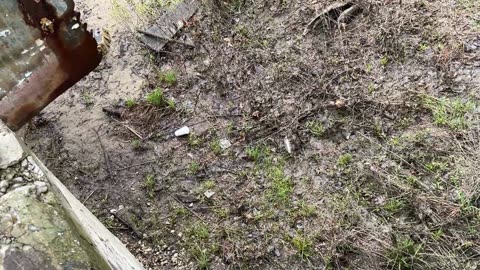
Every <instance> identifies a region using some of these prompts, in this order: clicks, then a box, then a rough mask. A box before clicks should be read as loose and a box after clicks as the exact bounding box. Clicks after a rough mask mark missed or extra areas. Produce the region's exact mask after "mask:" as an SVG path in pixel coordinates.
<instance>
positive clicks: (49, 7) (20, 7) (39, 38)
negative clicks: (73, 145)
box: [0, 0, 102, 130]
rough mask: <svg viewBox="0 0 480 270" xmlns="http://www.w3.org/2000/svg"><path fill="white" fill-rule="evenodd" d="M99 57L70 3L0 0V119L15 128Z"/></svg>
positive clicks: (60, 1)
mask: <svg viewBox="0 0 480 270" xmlns="http://www.w3.org/2000/svg"><path fill="white" fill-rule="evenodd" d="M101 59H102V54H101V52H100V51H99V49H98V48H97V42H96V40H95V38H94V37H93V35H92V33H90V32H89V31H88V30H87V25H86V24H83V23H81V21H80V15H79V13H78V12H75V11H74V2H73V0H0V119H1V120H3V121H4V122H5V123H6V124H7V125H8V126H9V127H10V128H11V129H12V130H18V129H19V128H20V127H22V126H23V125H24V124H25V123H26V122H28V121H29V120H30V119H31V118H32V117H33V116H35V115H36V114H37V113H39V112H40V111H41V110H42V109H43V108H44V107H45V106H47V105H48V104H49V103H50V102H52V101H53V100H54V99H55V98H57V97H58V96H59V95H60V94H62V93H63V92H65V91H66V90H67V89H68V88H70V87H71V86H73V85H74V84H75V83H77V82H78V81H79V80H80V79H82V78H83V77H85V76H86V75H87V74H88V73H89V72H91V71H92V70H93V69H95V67H97V66H98V64H99V63H100V61H101Z"/></svg>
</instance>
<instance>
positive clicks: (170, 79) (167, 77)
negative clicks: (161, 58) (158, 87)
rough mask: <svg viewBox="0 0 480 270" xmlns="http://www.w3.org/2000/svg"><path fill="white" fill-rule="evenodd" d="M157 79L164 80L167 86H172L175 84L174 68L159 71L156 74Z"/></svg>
mask: <svg viewBox="0 0 480 270" xmlns="http://www.w3.org/2000/svg"><path fill="white" fill-rule="evenodd" d="M158 79H159V81H161V82H164V83H166V84H167V85H169V86H174V85H175V84H177V74H176V73H175V71H174V70H168V71H165V72H160V73H159V75H158Z"/></svg>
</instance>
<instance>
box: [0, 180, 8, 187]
mask: <svg viewBox="0 0 480 270" xmlns="http://www.w3.org/2000/svg"><path fill="white" fill-rule="evenodd" d="M8 185H9V184H8V182H7V181H6V180H3V181H0V189H4V188H5V189H6V188H8Z"/></svg>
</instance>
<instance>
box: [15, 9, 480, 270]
mask: <svg viewBox="0 0 480 270" xmlns="http://www.w3.org/2000/svg"><path fill="white" fill-rule="evenodd" d="M76 2H77V3H78V10H80V11H81V12H82V13H83V14H84V17H86V19H87V21H89V22H90V23H91V24H94V25H96V26H102V27H107V28H109V29H110V33H111V35H112V51H111V53H110V55H109V56H107V58H106V59H105V60H104V62H103V63H102V64H101V65H100V67H99V68H98V69H97V70H96V71H94V72H93V73H92V74H91V75H89V76H88V77H87V78H85V79H84V80H82V81H81V82H80V83H79V84H78V85H77V86H75V87H74V88H72V89H71V90H69V91H68V92H67V93H66V94H64V95H63V96H62V97H60V98H59V99H58V100H57V101H55V102H54V103H53V104H51V105H50V106H49V107H48V108H47V109H46V110H45V111H44V112H43V113H42V114H41V115H40V116H38V117H37V118H36V119H34V120H33V121H32V123H30V124H29V126H28V127H27V128H25V129H24V130H23V131H22V132H23V133H22V134H23V135H24V137H25V140H26V141H27V142H28V144H29V145H30V146H31V147H32V148H33V149H34V151H35V152H36V153H37V154H38V155H39V156H40V157H41V158H42V159H43V160H44V161H45V162H46V164H47V165H48V166H49V168H50V169H51V170H52V171H53V172H54V173H55V174H56V175H57V176H58V177H59V178H60V179H63V182H64V183H65V184H66V185H67V186H68V187H69V188H70V190H71V191H72V192H73V193H74V194H75V195H76V196H77V197H78V198H79V199H80V200H81V201H83V202H84V203H85V204H86V206H87V207H89V208H90V209H91V210H92V212H94V213H95V214H96V215H97V217H98V218H99V219H101V220H102V221H103V222H104V223H105V224H106V225H107V227H109V228H110V229H111V230H112V231H113V232H114V233H115V234H116V235H117V236H119V237H120V238H121V240H122V241H123V242H124V243H125V244H126V245H127V246H128V247H129V248H130V249H131V250H132V252H133V253H134V254H135V255H136V256H137V257H138V258H139V259H140V260H141V261H142V262H143V263H144V264H145V266H146V267H148V268H149V269H195V268H200V269H478V268H479V267H480V265H479V263H478V262H479V257H480V247H479V243H480V242H479V240H480V239H479V236H478V230H479V229H480V228H479V225H480V210H479V209H478V207H480V184H479V181H478V179H477V177H476V170H477V167H478V164H479V163H478V161H479V157H480V149H479V147H478V139H479V138H478V127H479V121H478V120H479V117H478V116H479V115H478V114H479V109H478V108H479V107H478V101H479V93H480V92H479V90H480V35H479V32H480V18H479V17H478V14H480V3H479V2H478V1H475V0H448V1H447V0H445V1H421V0H419V1H415V0H406V1H405V0H404V1H393V0H392V1H374V0H371V1H367V0H365V1H358V4H359V5H360V7H361V11H360V12H359V13H358V14H356V16H354V17H353V18H352V19H351V20H349V21H347V22H346V23H345V24H342V25H338V24H337V23H328V22H327V23H324V22H323V21H322V22H321V23H320V24H319V25H318V27H316V28H315V29H311V30H309V31H307V33H306V34H305V35H304V31H305V29H306V26H307V24H308V23H309V21H310V20H311V19H312V18H314V17H315V16H316V15H317V14H320V13H321V12H322V10H323V9H324V8H326V7H328V6H329V5H330V4H332V3H333V1H326V0H325V1H306V0H305V1H304V0H298V1H267V0H260V1H248V0H247V1H232V2H228V1H227V2H225V3H223V2H219V1H214V0H212V1H207V2H205V3H204V4H203V7H202V9H201V10H200V11H199V12H198V13H197V14H196V15H195V16H194V17H193V18H192V19H191V20H190V21H189V22H187V26H186V27H185V28H184V29H183V30H182V32H180V33H179V36H182V35H188V36H190V37H191V38H192V40H193V41H194V43H195V48H194V49H189V48H186V47H185V46H182V45H180V44H170V45H168V46H167V47H166V48H165V50H166V51H167V52H168V53H163V54H155V53H152V52H150V51H148V50H147V49H145V48H143V47H142V46H141V44H139V43H138V42H137V40H136V35H135V34H134V31H132V29H134V28H135V27H136V26H137V25H145V24H148V19H144V18H148V17H149V16H150V17H154V16H155V15H156V14H157V10H160V9H162V8H164V7H159V6H155V5H153V4H152V5H148V6H141V7H142V8H141V9H140V8H138V6H133V10H135V11H137V15H138V13H142V14H143V15H144V16H143V15H142V14H140V15H139V16H137V15H135V16H126V14H127V13H128V10H132V6H131V5H128V4H127V3H123V2H121V1H112V2H110V1H90V0H77V1H76ZM129 3H132V1H129ZM155 3H157V4H158V3H159V2H158V1H157V2H155ZM122 5H124V6H122ZM124 7H125V9H124ZM135 8H136V9H135ZM146 11H148V12H146ZM335 14H336V13H335V12H333V13H330V14H329V16H330V17H329V19H330V20H332V21H333V20H335V19H336V17H337V16H338V14H337V15H335ZM151 93H154V94H151ZM112 106H113V107H115V108H116V110H118V111H119V113H118V114H117V115H111V114H106V113H104V112H103V111H102V109H103V108H104V107H112ZM182 126H188V127H189V128H190V129H191V133H190V135H189V136H185V137H181V138H176V137H175V136H173V133H174V132H175V130H177V129H179V128H180V127H182Z"/></svg>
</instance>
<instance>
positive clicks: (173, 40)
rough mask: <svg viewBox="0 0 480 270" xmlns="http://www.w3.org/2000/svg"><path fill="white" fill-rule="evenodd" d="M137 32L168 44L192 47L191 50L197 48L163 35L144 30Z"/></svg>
mask: <svg viewBox="0 0 480 270" xmlns="http://www.w3.org/2000/svg"><path fill="white" fill-rule="evenodd" d="M137 32H139V33H141V34H144V35H147V36H151V37H155V38H159V39H163V40H165V41H168V42H173V43H177V44H181V45H183V46H187V47H190V48H195V45H193V44H188V43H186V42H183V41H179V40H176V39H171V38H168V37H164V36H161V35H159V34H156V33H152V32H148V31H144V30H140V29H138V30H137Z"/></svg>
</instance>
